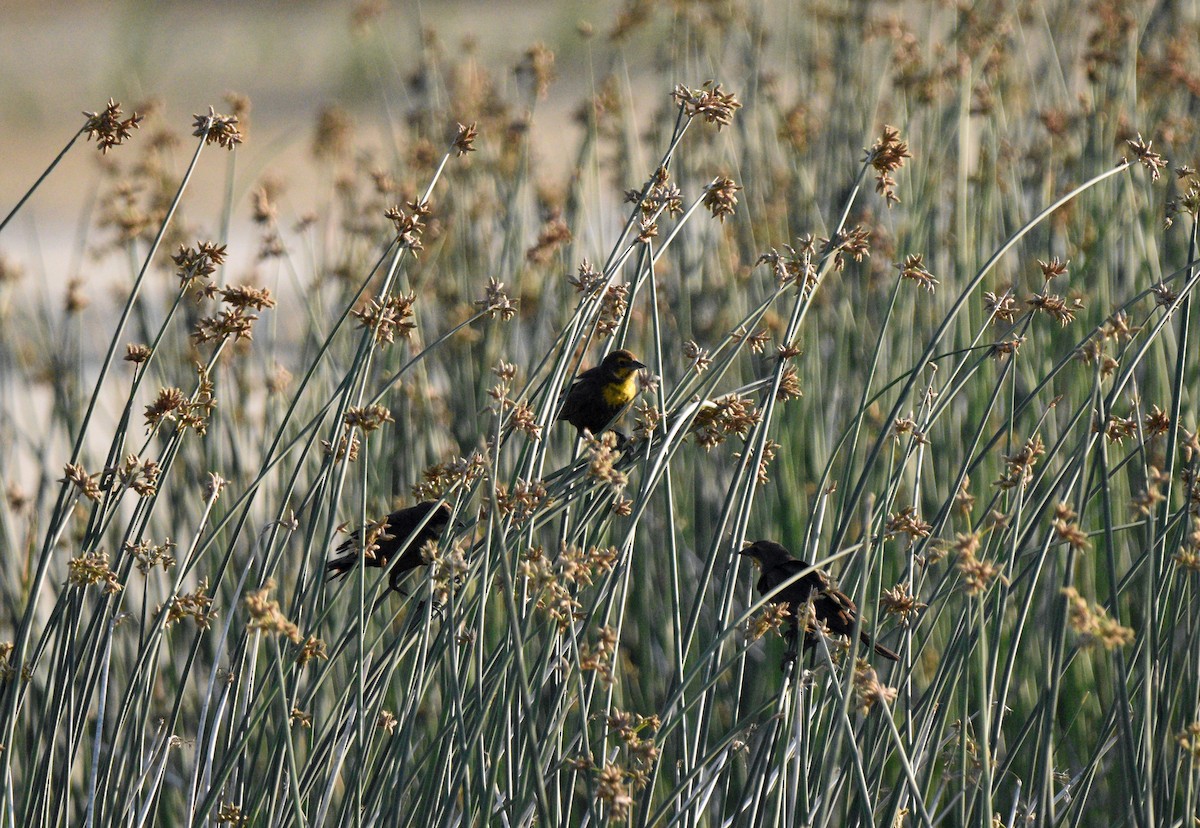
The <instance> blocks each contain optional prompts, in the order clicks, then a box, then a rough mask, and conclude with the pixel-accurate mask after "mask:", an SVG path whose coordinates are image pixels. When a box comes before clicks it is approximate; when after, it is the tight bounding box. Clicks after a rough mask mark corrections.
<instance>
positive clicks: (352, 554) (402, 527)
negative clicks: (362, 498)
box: [325, 501, 450, 590]
mask: <svg viewBox="0 0 1200 828" xmlns="http://www.w3.org/2000/svg"><path fill="white" fill-rule="evenodd" d="M426 518H428V520H426ZM386 520H387V528H386V529H385V530H384V532H383V534H382V535H380V536H379V537H378V538H376V540H375V544H376V546H377V547H378V548H377V549H376V550H375V555H374V557H368V558H367V566H378V567H383V566H387V565H388V563H389V562H390V561H391V560H392V558H394V557H396V556H397V555H399V558H400V559H399V560H398V561H396V564H395V566H393V567H392V573H391V577H390V578H389V579H388V585H389V586H390V588H391V589H395V590H399V588H400V581H401V579H402V578H403V577H404V576H405V575H406V574H408V573H409V572H411V571H412V570H414V569H416V568H417V567H418V566H421V565H422V564H424V563H425V560H424V559H423V558H422V557H421V547H422V546H424V545H425V544H426V543H428V542H429V541H436V540H437V539H438V538H440V537H441V536H442V530H444V529H445V528H446V525H447V524H448V523H449V522H450V507H449V506H447V505H446V504H445V503H442V504H440V505H439V504H438V503H436V502H434V501H429V502H425V503H418V504H417V505H416V506H410V507H408V508H407V509H399V510H397V511H395V512H392V513H391V514H390V515H388V516H387V518H386ZM422 521H425V525H424V526H423V527H421V530H420V531H417V527H418V526H420V525H421V522H422ZM413 532H416V536H415V537H412V540H411V541H410V540H409V538H410V537H411V536H412V535H413ZM361 544H362V541H361V540H360V538H359V533H358V532H357V531H355V532H354V533H352V534H351V535H350V537H349V538H348V539H347V540H345V541H343V542H342V544H341V545H340V546H338V548H337V553H338V554H341V555H342V556H341V557H335V558H333V559H331V560H330V561H329V563H327V564H326V565H325V568H326V570H328V571H329V572H330V573H332V574H331V575H330V577H331V578H338V577H340V576H342V575H345V574H346V573H347V572H349V571H350V570H351V569H353V568H354V564H356V563H357V562H358V557H359V556H358V547H359V546H361ZM342 553H345V554H342Z"/></svg>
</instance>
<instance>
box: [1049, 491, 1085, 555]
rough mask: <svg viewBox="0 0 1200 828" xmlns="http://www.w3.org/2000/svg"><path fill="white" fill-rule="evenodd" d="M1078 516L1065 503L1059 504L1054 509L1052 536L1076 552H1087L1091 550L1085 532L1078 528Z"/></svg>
mask: <svg viewBox="0 0 1200 828" xmlns="http://www.w3.org/2000/svg"><path fill="white" fill-rule="evenodd" d="M1078 518H1079V515H1077V514H1075V510H1074V509H1072V508H1071V507H1070V505H1069V504H1067V503H1059V504H1058V505H1057V506H1055V507H1054V522H1053V524H1052V526H1053V528H1054V534H1055V535H1057V536H1058V538H1059V540H1061V541H1064V542H1065V543H1066V544H1067V545H1068V546H1070V547H1071V548H1072V549H1074V550H1075V551H1076V552H1087V551H1088V550H1089V549H1091V548H1092V543H1091V541H1089V540H1088V536H1087V532H1085V531H1083V529H1081V528H1080V526H1079V523H1078V522H1077V519H1078Z"/></svg>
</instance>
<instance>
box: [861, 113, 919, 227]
mask: <svg viewBox="0 0 1200 828" xmlns="http://www.w3.org/2000/svg"><path fill="white" fill-rule="evenodd" d="M864 152H866V154H867V156H866V158H865V159H863V160H865V161H866V162H868V163H869V164H870V165H871V167H872V168H874V170H875V192H877V193H879V194H880V195H882V196H883V197H884V200H885V201H886V202H887V206H888V207H889V208H890V207H891V206H892V205H893V204H899V203H900V197H899V196H898V195H896V179H894V178H892V173H894V172H895V171H896V170H898V169H900V168H901V167H903V166H904V160H905V159H906V158H912V154H911V153H909V151H908V143H907V142H905V141H901V140H900V130H898V129H896V128H895V127H894V126H890V125H888V124H884V127H883V132H882V133H881V134H880V136H879V138H878V139H876V141H875V143H874V144H872V145H871V148H870V149H869V150H864Z"/></svg>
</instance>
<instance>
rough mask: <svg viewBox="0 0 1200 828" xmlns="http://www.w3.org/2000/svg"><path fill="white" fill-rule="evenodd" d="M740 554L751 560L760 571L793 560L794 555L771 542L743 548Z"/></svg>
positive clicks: (759, 542)
mask: <svg viewBox="0 0 1200 828" xmlns="http://www.w3.org/2000/svg"><path fill="white" fill-rule="evenodd" d="M738 554H739V555H745V556H746V557H748V558H750V559H751V560H752V561H754V562H755V563H756V564H758V566H759V568H760V569H770V568H771V567H773V566H778V565H779V564H781V563H783V562H784V561H790V560H791V559H792V554H791V553H790V552H788V551H787V549H785V548H784V547H782V546H780V545H779V544H777V543H775V541H769V540H760V541H755V542H754V543H752V544H750V545H749V546H746V547H743V548H742V550H741V551H740V552H739V553H738Z"/></svg>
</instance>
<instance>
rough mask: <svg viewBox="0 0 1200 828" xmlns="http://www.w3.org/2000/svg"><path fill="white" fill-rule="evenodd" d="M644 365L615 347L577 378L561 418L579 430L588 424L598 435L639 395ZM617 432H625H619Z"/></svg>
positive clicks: (565, 402) (588, 427) (630, 354)
mask: <svg viewBox="0 0 1200 828" xmlns="http://www.w3.org/2000/svg"><path fill="white" fill-rule="evenodd" d="M645 367H646V366H645V365H643V364H642V363H640V362H638V360H637V357H635V356H634V355H633V354H632V353H630V352H629V351H626V350H625V349H621V350H619V351H613V352H612V353H611V354H609V355H608V356H606V357H605V358H604V360H603V361H602V362H601V363H600V364H599V365H597V366H596V367H595V368H589V369H588V370H587V371H584V372H583V373H582V374H580V375H579V376H578V377H576V378H575V384H574V385H572V386H571V390H570V391H568V392H567V396H566V398H565V399H564V400H563V406H562V410H561V411H560V412H558V419H560V420H566V421H567V422H568V423H570V424H571V425H573V426H575V428H577V429H579V431H580V432H582V431H583V430H584V429H585V428H586V429H587V430H588V431H590V432H592V434H594V435H597V436H599V434H600V432H601V431H603V430H604V427H605V426H607V425H608V424H609V423H611V422H612V421H613V420H614V419H616V417H617V416H618V415H619V414H620V413H621V412H622V411H624V410H625V406H627V405H629V403H631V402H633V398H634V397H636V396H637V371H638V369H639V368H645ZM618 436H621V437H623V436H624V435H621V434H620V432H618Z"/></svg>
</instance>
